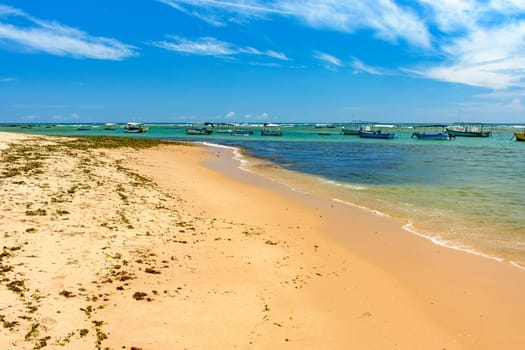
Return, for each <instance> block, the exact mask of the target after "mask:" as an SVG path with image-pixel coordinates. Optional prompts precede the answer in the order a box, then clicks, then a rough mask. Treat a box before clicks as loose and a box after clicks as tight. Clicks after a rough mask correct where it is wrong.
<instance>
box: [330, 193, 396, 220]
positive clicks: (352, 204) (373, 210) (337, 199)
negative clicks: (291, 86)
mask: <svg viewBox="0 0 525 350" xmlns="http://www.w3.org/2000/svg"><path fill="white" fill-rule="evenodd" d="M332 200H333V201H334V202H337V203H341V204H345V205H348V206H350V207H354V208H359V209H363V210H366V211H368V212H371V213H373V214H376V215H379V216H384V217H387V218H390V217H391V216H390V215H388V214H385V213H383V212H382V211H379V210H375V209H370V208H368V207H365V206H362V205H358V204H355V203H351V202H347V201H344V200H342V199H339V198H332Z"/></svg>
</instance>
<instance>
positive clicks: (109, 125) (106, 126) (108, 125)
mask: <svg viewBox="0 0 525 350" xmlns="http://www.w3.org/2000/svg"><path fill="white" fill-rule="evenodd" d="M102 128H103V129H104V130H117V129H118V125H117V124H115V123H106V124H104V125H103V126H102Z"/></svg>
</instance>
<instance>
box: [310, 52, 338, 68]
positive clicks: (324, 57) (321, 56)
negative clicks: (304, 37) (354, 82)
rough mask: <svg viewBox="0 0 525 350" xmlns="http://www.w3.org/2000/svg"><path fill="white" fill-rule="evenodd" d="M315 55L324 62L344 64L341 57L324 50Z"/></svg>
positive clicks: (335, 64)
mask: <svg viewBox="0 0 525 350" xmlns="http://www.w3.org/2000/svg"><path fill="white" fill-rule="evenodd" d="M314 57H315V58H317V59H318V60H320V61H322V62H324V63H328V64H329V66H335V67H342V66H343V62H342V61H341V60H340V59H339V58H337V57H335V56H332V55H330V54H327V53H324V52H320V51H318V52H316V53H315V55H314Z"/></svg>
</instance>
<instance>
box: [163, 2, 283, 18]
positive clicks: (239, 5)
mask: <svg viewBox="0 0 525 350" xmlns="http://www.w3.org/2000/svg"><path fill="white" fill-rule="evenodd" d="M157 1H158V2H161V3H163V4H166V5H169V6H171V7H173V8H176V9H177V10H179V11H185V8H184V7H183V5H187V6H198V7H204V8H208V9H222V10H228V11H232V12H237V13H241V14H243V15H245V16H258V15H262V14H287V12H286V11H284V10H281V9H279V8H278V7H276V6H272V3H271V2H270V1H265V2H262V1H257V0H241V1H239V0H231V1H218V0H157Z"/></svg>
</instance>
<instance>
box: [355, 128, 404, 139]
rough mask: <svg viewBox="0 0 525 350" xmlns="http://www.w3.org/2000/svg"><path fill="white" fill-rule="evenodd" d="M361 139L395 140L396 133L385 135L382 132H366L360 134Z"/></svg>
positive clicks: (362, 131)
mask: <svg viewBox="0 0 525 350" xmlns="http://www.w3.org/2000/svg"><path fill="white" fill-rule="evenodd" d="M359 137H361V138H364V139H393V138H394V137H395V134H394V133H383V132H381V130H377V131H364V130H361V131H360V132H359Z"/></svg>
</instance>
